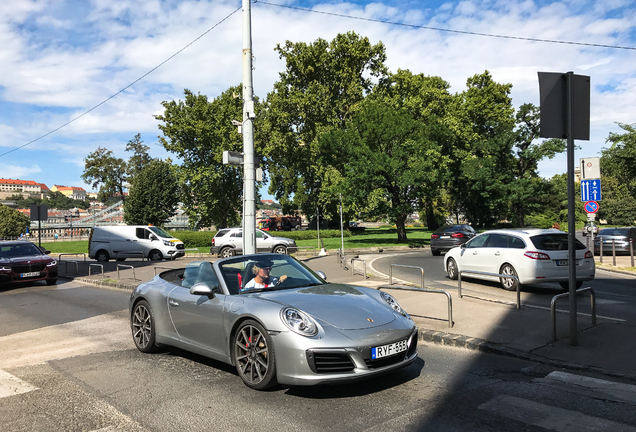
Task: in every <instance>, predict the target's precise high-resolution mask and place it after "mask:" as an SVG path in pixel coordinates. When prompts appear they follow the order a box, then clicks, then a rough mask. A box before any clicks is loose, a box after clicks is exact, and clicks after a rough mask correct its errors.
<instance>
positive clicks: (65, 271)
mask: <svg viewBox="0 0 636 432" xmlns="http://www.w3.org/2000/svg"><path fill="white" fill-rule="evenodd" d="M60 262H61V261H60ZM69 264H75V274H76V275H78V274H79V264H78V262H77V261H64V273H66V274H68V265H69ZM58 265H59V263H58Z"/></svg>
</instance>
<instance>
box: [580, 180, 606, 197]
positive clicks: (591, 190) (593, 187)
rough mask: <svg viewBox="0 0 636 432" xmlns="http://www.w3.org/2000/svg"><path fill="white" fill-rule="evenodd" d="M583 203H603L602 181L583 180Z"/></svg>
mask: <svg viewBox="0 0 636 432" xmlns="http://www.w3.org/2000/svg"><path fill="white" fill-rule="evenodd" d="M581 201H583V202H585V201H601V179H595V180H581Z"/></svg>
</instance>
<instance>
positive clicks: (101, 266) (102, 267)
mask: <svg viewBox="0 0 636 432" xmlns="http://www.w3.org/2000/svg"><path fill="white" fill-rule="evenodd" d="M91 267H100V268H101V269H102V279H104V266H103V265H102V264H91V263H89V264H88V276H90V275H91Z"/></svg>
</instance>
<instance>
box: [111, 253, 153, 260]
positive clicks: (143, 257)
mask: <svg viewBox="0 0 636 432" xmlns="http://www.w3.org/2000/svg"><path fill="white" fill-rule="evenodd" d="M120 254H121V255H141V259H142V260H143V259H145V258H146V255H145V254H144V253H143V252H141V251H130V252H117V253H116V254H115V260H117V258H137V257H130V256H126V257H125V256H121V257H120V256H119V255H120Z"/></svg>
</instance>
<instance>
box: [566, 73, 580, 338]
mask: <svg viewBox="0 0 636 432" xmlns="http://www.w3.org/2000/svg"><path fill="white" fill-rule="evenodd" d="M572 75H573V72H568V73H567V74H565V79H566V84H565V89H566V90H565V98H566V100H565V132H566V134H567V158H568V270H569V273H568V276H569V278H568V282H569V288H570V289H569V292H570V344H572V345H578V344H579V342H578V338H577V325H576V238H575V235H576V226H575V223H576V218H575V214H574V212H575V209H574V137H573V136H572Z"/></svg>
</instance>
